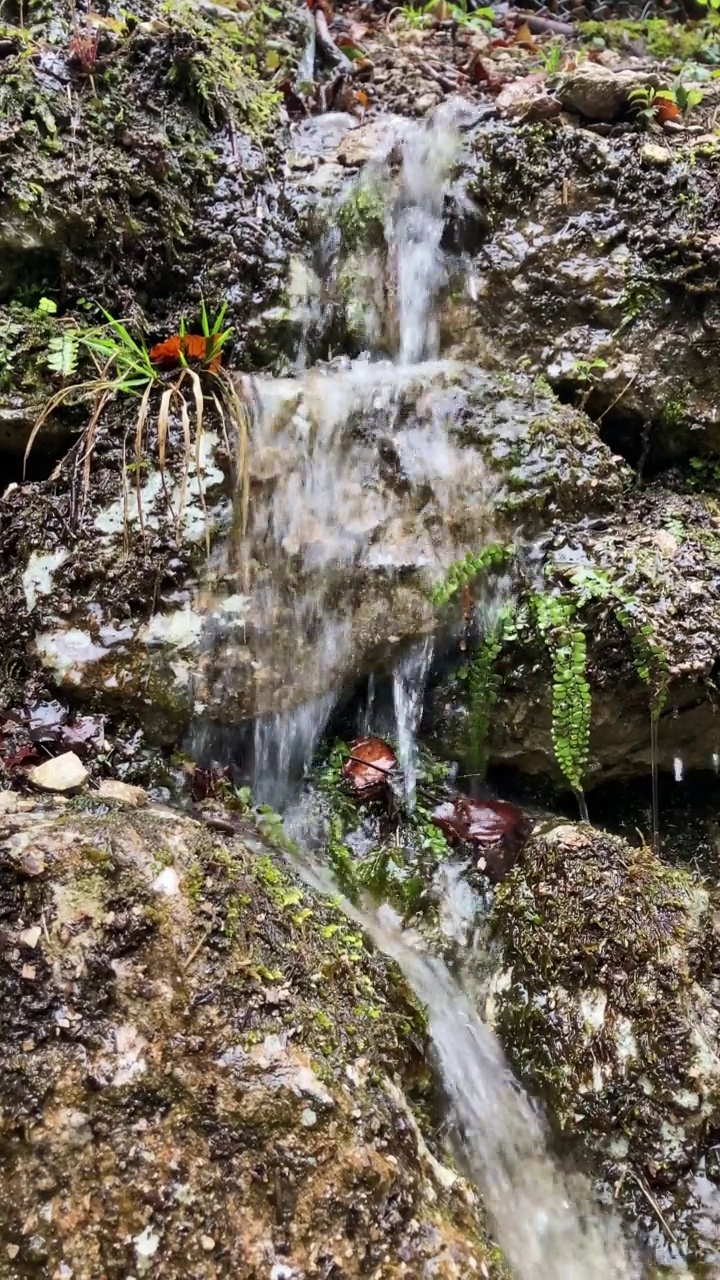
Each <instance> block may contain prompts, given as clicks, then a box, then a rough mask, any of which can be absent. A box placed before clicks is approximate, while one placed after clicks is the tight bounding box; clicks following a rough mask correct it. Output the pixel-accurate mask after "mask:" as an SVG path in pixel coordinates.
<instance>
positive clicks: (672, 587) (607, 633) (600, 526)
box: [427, 485, 720, 788]
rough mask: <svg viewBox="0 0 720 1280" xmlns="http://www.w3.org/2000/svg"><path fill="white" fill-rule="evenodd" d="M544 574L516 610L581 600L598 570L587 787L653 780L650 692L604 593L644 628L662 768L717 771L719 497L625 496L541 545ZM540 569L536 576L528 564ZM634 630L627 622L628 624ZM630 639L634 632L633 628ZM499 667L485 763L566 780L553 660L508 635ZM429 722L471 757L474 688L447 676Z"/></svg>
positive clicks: (529, 638) (532, 641)
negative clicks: (538, 599)
mask: <svg viewBox="0 0 720 1280" xmlns="http://www.w3.org/2000/svg"><path fill="white" fill-rule="evenodd" d="M541 548H542V549H541V552H540V557H539V558H540V572H539V573H538V574H537V577H535V579H534V582H535V583H537V584H538V585H537V587H534V585H531V586H530V588H528V585H527V583H526V582H525V583H523V582H522V581H521V582H520V584H519V602H520V605H521V606H522V603H523V601H524V600H527V598H528V594H529V592H531V591H532V590H534V589H536V590H538V591H540V590H542V591H547V592H549V593H550V594H551V595H552V592H555V593H556V595H562V594H563V593H569V598H571V599H572V598H573V592H575V591H579V592H580V594H579V595H578V597H577V599H578V600H580V599H581V598H582V591H581V588H580V587H578V586H576V585H575V584H576V583H581V582H582V580H583V574H588V573H591V574H595V575H599V579H598V582H599V587H598V591H599V595H598V594H596V595H595V596H593V597H591V599H590V600H589V602H586V603H585V604H584V605H582V607H581V608H580V609H579V612H578V614H577V618H576V620H575V622H574V623H573V625H574V626H575V627H576V628H577V629H578V630H579V631H582V632H583V633H584V634H585V635H586V637H587V644H588V665H587V676H588V682H589V690H590V696H591V709H590V751H589V757H588V763H587V770H586V776H585V783H586V785H587V786H588V788H592V787H593V786H595V785H597V784H599V783H602V782H605V781H608V780H610V779H619V778H631V777H639V776H643V775H647V774H648V773H649V771H650V767H651V763H652V755H653V752H652V743H651V734H650V723H649V720H650V705H651V700H652V691H651V689H650V688H649V687H648V684H647V682H644V681H643V679H642V678H641V677H640V675H639V673H638V668H639V667H640V666H641V665H642V664H641V662H640V661H639V660H638V655H637V652H636V651H635V650H634V649H633V644H632V641H631V639H630V636H629V633H628V631H627V629H626V628H623V626H621V625H620V624H619V622H618V619H617V612H618V607H619V606H618V601H617V599H615V600H614V601H613V599H612V598H611V599H608V598H607V596H606V597H605V598H603V597H602V591H603V590H604V588H605V584H611V585H612V587H613V589H615V588H616V589H617V590H618V591H619V592H620V595H621V598H622V599H623V600H624V601H625V602H626V605H627V608H628V609H629V611H630V613H631V614H632V615H633V618H634V619H635V624H634V625H637V627H638V628H639V627H640V626H647V627H648V628H649V635H650V636H651V637H652V642H653V644H657V649H658V654H659V655H660V657H659V659H658V661H659V663H660V665H661V666H662V673H663V674H662V679H663V680H664V681H665V684H666V694H665V696H664V700H663V702H662V707H661V710H660V713H659V719H658V728H657V739H658V740H657V751H656V761H657V765H658V768H659V769H660V770H661V771H662V772H665V773H668V774H670V775H672V774H673V773H675V774H676V775H677V773H678V771H679V772H680V774H681V775H682V774H684V772H686V771H691V770H709V769H712V768H714V763H713V760H714V755H715V753H716V750H717V744H716V723H715V719H716V718H715V710H714V708H715V671H716V665H717V661H718V654H720V634H719V633H718V618H719V617H720V609H719V601H718V597H717V592H718V587H719V585H720V542H719V541H718V511H717V503H716V499H715V497H714V495H713V494H711V493H702V492H696V493H682V492H677V491H673V490H669V489H664V488H662V487H661V486H654V485H653V486H651V487H649V488H647V489H645V490H635V491H634V492H630V493H628V494H627V496H626V497H625V498H624V500H623V501H622V502H621V503H620V504H619V505H618V507H617V509H616V511H615V512H614V513H613V514H612V515H608V516H600V517H597V518H595V519H594V520H592V519H590V520H581V521H579V522H577V523H568V524H560V523H558V524H557V525H556V526H555V530H554V531H553V533H552V534H551V535H550V536H549V537H548V538H547V540H546V541H545V542H544V543H543V544H541ZM533 572H536V568H535V566H533ZM625 622H626V624H627V622H628V619H627V618H626V619H625ZM630 631H632V626H631V627H630ZM494 661H495V669H496V671H497V676H498V679H499V681H500V685H499V689H500V692H499V693H498V697H499V699H500V700H501V706H502V711H501V713H500V714H497V715H495V714H491V715H490V718H489V725H488V740H487V741H488V755H489V758H490V760H491V761H493V762H496V763H503V764H510V765H512V766H513V767H515V768H517V769H519V770H520V771H522V772H525V773H528V774H536V775H537V774H541V775H545V776H549V777H554V778H555V779H558V777H559V773H558V770H557V763H556V758H555V752H554V748H553V742H552V664H551V661H550V658H549V655H548V652H547V648H546V646H545V644H544V643H543V641H542V639H541V637H540V636H539V635H538V634H537V633H536V632H533V631H532V630H525V631H524V632H522V634H518V635H516V636H515V637H511V638H510V639H509V641H508V643H507V647H506V648H505V649H504V650H503V652H502V653H501V654H500V656H498V657H497V659H496V660H494ZM427 723H428V726H429V727H434V729H435V730H436V731H437V732H438V733H439V734H440V736H441V740H442V741H443V742H444V743H445V746H446V749H447V750H449V751H450V752H451V753H455V754H457V753H458V752H459V753H460V756H461V758H463V759H465V760H468V761H469V760H471V759H472V753H473V746H474V743H475V737H476V736H477V728H476V726H475V725H474V724H473V720H472V708H471V699H470V695H469V686H468V682H467V679H464V680H460V679H458V676H457V672H456V674H454V675H453V676H451V677H450V678H449V679H446V680H444V681H441V683H440V685H439V686H438V689H437V692H436V694H435V695H434V696H433V698H431V700H430V702H429V704H428V709H427Z"/></svg>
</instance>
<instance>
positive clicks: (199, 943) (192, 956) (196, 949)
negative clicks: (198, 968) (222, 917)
mask: <svg viewBox="0 0 720 1280" xmlns="http://www.w3.org/2000/svg"><path fill="white" fill-rule="evenodd" d="M211 932H212V930H211V929H210V928H208V929H206V930H205V932H204V934H203V935H202V937H201V938H199V939H198V941H197V942H196V943H195V946H194V947H193V949H192V951H191V952H190V955H189V956H188V958H187V960H186V961H185V963H184V965H183V970H186V969H189V968H190V965H191V964H192V962H193V960H194V959H195V957H196V956H197V955H198V953H199V952H200V951H201V950H202V948H203V947H204V946H205V943H206V942H207V940H208V938H209V937H210V934H211Z"/></svg>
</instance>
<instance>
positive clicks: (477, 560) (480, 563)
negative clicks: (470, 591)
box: [432, 542, 514, 608]
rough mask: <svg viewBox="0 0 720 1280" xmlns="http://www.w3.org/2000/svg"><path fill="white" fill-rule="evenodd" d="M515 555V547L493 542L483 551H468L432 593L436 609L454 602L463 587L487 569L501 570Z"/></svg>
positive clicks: (452, 566)
mask: <svg viewBox="0 0 720 1280" xmlns="http://www.w3.org/2000/svg"><path fill="white" fill-rule="evenodd" d="M513 554H514V547H512V546H508V545H504V544H502V543H500V542H491V543H489V545H488V546H487V547H484V548H483V550H482V551H480V552H476V551H468V553H467V555H466V556H464V557H463V559H462V560H457V561H456V562H455V564H452V565H451V566H450V568H449V569H448V571H447V576H446V578H445V581H444V582H441V583H438V585H437V586H436V587H435V588H434V590H433V593H432V601H433V604H434V605H435V607H436V608H441V607H442V605H445V604H447V603H448V601H449V600H452V598H453V596H455V595H457V593H458V591H460V590H461V589H462V588H463V587H466V586H469V585H470V583H471V582H474V580H475V578H477V577H478V575H479V574H481V573H482V572H483V571H484V570H485V569H490V568H499V567H500V566H501V565H503V564H506V563H507V562H508V560H510V559H511V557H512V555H513Z"/></svg>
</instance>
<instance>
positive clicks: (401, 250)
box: [204, 113, 636, 1280]
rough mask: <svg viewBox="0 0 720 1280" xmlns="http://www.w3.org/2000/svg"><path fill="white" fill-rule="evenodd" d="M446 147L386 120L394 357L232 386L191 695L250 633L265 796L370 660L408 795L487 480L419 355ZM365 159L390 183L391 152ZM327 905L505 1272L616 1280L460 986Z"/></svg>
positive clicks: (425, 336) (357, 914) (307, 865)
mask: <svg viewBox="0 0 720 1280" xmlns="http://www.w3.org/2000/svg"><path fill="white" fill-rule="evenodd" d="M457 146H458V134H457V130H456V129H455V127H454V124H453V120H452V116H451V115H450V116H448V114H447V113H446V114H445V116H438V117H437V118H436V120H435V122H434V123H433V124H431V125H429V126H427V127H423V126H420V125H412V126H410V125H408V123H407V122H404V133H403V136H402V138H401V141H400V149H401V155H402V164H401V166H400V171H399V176H398V175H397V174H394V175H393V177H392V181H393V182H394V184H395V185H394V192H395V194H394V199H393V200H391V202H390V204H389V207H388V211H387V214H386V219H385V239H386V245H387V250H388V253H387V270H388V272H389V277H390V280H389V284H388V286H387V289H386V306H387V308H388V310H389V311H390V313H391V315H390V317H389V318H388V316H385V317H378V316H377V315H373V313H372V307H369V308H368V312H367V315H366V332H367V334H368V337H369V340H371V339H372V335H373V334H375V335H377V334H380V333H384V334H387V333H388V332H393V331H394V332H395V334H396V346H395V351H396V356H395V359H394V360H392V361H391V360H388V358H387V352H385V353H383V354H381V353H379V352H377V351H376V352H375V353H374V354H373V353H370V354H367V353H366V355H365V356H363V357H361V358H358V359H356V360H354V361H350V360H347V359H344V360H343V359H341V360H336V361H335V362H334V363H332V364H331V365H328V366H325V367H321V366H316V367H315V368H310V369H309V370H308V371H307V372H305V373H303V374H302V375H301V376H299V377H297V378H288V379H284V380H271V379H257V380H256V381H255V382H254V383H253V384H252V386H251V387H250V386H248V388H247V390H248V393H249V394H250V395H251V396H252V398H253V405H254V408H253V424H252V449H251V462H250V466H251V474H250V483H251V490H252V501H251V507H250V522H249V527H248V531H247V537H246V539H245V541H244V544H243V546H242V548H241V560H242V563H243V566H244V573H245V575H246V581H247V582H248V583H249V592H250V595H249V597H248V599H250V600H251V601H252V603H251V606H248V607H247V609H246V612H245V615H244V621H243V629H242V635H239V636H238V637H236V640H235V642H234V644H235V650H236V652H233V646H232V644H231V643H230V642H229V640H228V637H227V635H225V637H224V639H223V641H222V644H221V645H220V649H219V658H218V660H216V661H215V662H214V663H213V662H212V661H209V663H208V668H209V674H208V673H207V672H206V685H207V688H206V690H205V695H204V702H205V704H206V705H210V706H211V707H213V706H214V707H215V708H216V714H217V715H218V716H219V717H220V718H221V711H218V710H217V708H222V706H223V705H224V704H225V703H227V701H228V699H229V697H230V696H231V695H232V696H235V697H236V696H238V695H237V687H236V686H233V684H232V681H233V680H237V679H238V678H239V677H238V674H237V673H238V672H241V673H245V674H247V669H248V666H252V664H249V663H248V662H247V660H246V654H247V651H246V648H245V646H246V645H247V644H249V643H251V642H252V641H253V640H255V641H256V642H257V649H256V652H257V654H258V657H257V658H256V660H255V663H254V667H253V673H252V682H251V683H252V689H251V696H250V697H249V699H248V709H247V715H248V718H249V719H251V720H254V725H255V728H254V741H255V784H254V787H255V791H256V794H257V795H258V797H259V798H260V799H263V800H269V801H271V802H272V803H273V804H277V803H278V802H279V801H282V800H284V799H285V798H286V795H287V791H288V784H289V782H290V780H291V778H292V777H293V776H294V775H297V773H298V772H299V771H301V770H302V768H303V766H304V765H306V764H307V762H308V761H309V759H310V757H311V755H312V752H313V749H314V747H315V745H316V743H317V741H318V739H319V738H320V736H321V735H322V733H323V731H324V730H325V728H326V726H327V723H328V720H329V717H330V716H331V714H332V709H333V705H334V702H335V700H336V698H337V697H338V696H339V693H340V691H341V690H342V689H343V687H347V684H348V681H351V680H353V679H355V680H356V679H357V678H358V676H362V675H363V674H364V678H365V681H366V682H367V681H368V677H369V683H366V688H367V701H366V708H365V715H364V720H363V721H362V727H363V728H365V729H366V730H368V729H370V726H371V723H372V718H373V710H374V705H373V704H374V699H375V687H376V686H375V675H374V673H375V671H378V672H382V673H383V674H384V675H385V676H389V677H391V680H392V689H393V705H394V711H395V721H396V733H397V743H398V756H399V760H400V764H401V767H402V771H403V775H404V784H405V792H406V803H407V806H408V808H409V809H412V808H413V806H414V803H415V790H416V735H417V730H418V726H419V721H420V717H421V715H422V709H423V694H424V689H425V682H426V679H427V675H428V670H429V666H430V662H431V659H432V654H433V640H432V635H431V630H432V624H433V615H432V608H431V606H430V604H429V593H428V585H429V583H430V582H431V581H432V580H433V579H434V578H435V579H436V578H437V576H438V574H439V572H440V571H441V570H442V569H443V567H447V566H448V565H449V564H450V563H452V561H453V560H455V559H457V558H458V557H459V556H460V555H462V554H464V553H465V551H466V550H467V549H468V548H469V547H473V546H477V545H482V542H481V540H482V538H483V537H485V538H487V536H488V533H492V532H493V496H494V494H495V491H496V490H495V485H496V482H495V480H494V478H493V476H492V475H491V474H490V472H489V470H488V468H487V466H486V465H485V463H484V462H483V461H482V458H481V456H480V455H479V454H478V453H472V452H471V451H470V450H468V449H467V448H466V447H465V444H464V441H463V438H462V433H461V432H460V433H458V430H457V427H458V421H459V419H460V418H461V416H462V411H463V406H464V405H465V404H466V403H467V394H468V386H469V385H471V383H472V377H473V376H475V375H474V374H468V371H467V370H458V369H457V368H456V367H455V366H453V365H452V364H451V363H448V362H442V361H439V360H438V359H437V355H438V345H439V337H438V321H437V308H436V301H437V298H438V294H439V292H440V290H441V289H442V287H443V285H444V283H445V281H446V276H447V272H446V263H445V258H444V254H443V251H442V248H441V240H442V235H443V207H444V198H445V187H444V184H445V179H446V177H447V175H448V173H449V170H450V166H451V164H452V159H453V156H454V155H455V154H456V150H457ZM377 166H378V168H379V169H380V170H381V171H382V173H383V175H384V179H385V180H386V181H387V182H390V181H391V176H390V175H391V158H390V157H388V156H385V158H382V157H381V158H380V159H379V160H378V161H377ZM311 310H312V309H311ZM315 313H316V312H315V311H314V314H315ZM308 314H309V312H308ZM303 344H305V335H304V337H303ZM305 345H306V344H305ZM370 345H372V342H370ZM458 512H459V513H461V514H460V516H458V514H457V513H458ZM235 589H236V590H237V585H236V587H235ZM418 635H421V636H424V637H425V638H424V639H422V640H421V641H420V642H419V643H418V641H417V639H415V642H414V644H413V645H412V646H411V647H410V648H406V649H405V651H404V656H401V657H400V658H399V659H398V657H397V651H396V645H397V642H398V640H399V639H400V637H410V636H414V637H417V636H418ZM298 865H299V870H300V873H301V874H302V875H303V876H304V877H305V879H306V880H308V881H309V882H310V883H312V884H313V885H314V886H315V887H317V888H319V889H320V890H321V891H322V892H324V893H328V894H332V895H333V896H336V895H337V886H336V885H335V883H334V882H333V879H332V876H331V874H330V872H329V870H328V869H327V867H326V866H324V865H323V864H322V863H320V862H319V861H318V860H317V859H315V860H314V859H313V855H311V854H310V853H309V852H307V851H306V852H305V853H303V854H302V855H300V854H298ZM344 909H345V911H346V912H347V914H348V915H349V916H350V917H351V918H352V919H353V920H354V921H355V922H356V923H357V924H358V925H360V926H361V927H362V928H363V929H364V930H365V931H366V932H367V933H368V934H369V935H371V937H372V938H373V939H374V941H375V943H376V945H377V946H378V947H379V948H380V949H381V950H382V951H384V952H385V954H386V955H388V956H389V957H391V958H392V959H393V960H395V961H396V962H397V963H398V964H399V965H400V967H401V968H402V970H403V973H404V975H405V978H406V980H407V981H408V983H409V984H410V986H411V987H412V989H413V990H414V992H415V994H416V996H417V997H418V999H419V1000H420V1001H422V1003H423V1004H424V1005H425V1006H426V1008H427V1010H428V1017H429V1031H430V1036H431V1039H432V1044H433V1047H434V1054H435V1058H436V1062H437V1067H438V1071H439V1075H440V1077H441V1080H442V1084H443V1087H444V1091H445V1095H446V1099H447V1104H448V1110H449V1117H450V1120H451V1125H452V1129H453V1131H454V1133H455V1137H456V1142H457V1147H458V1156H459V1159H460V1161H461V1163H462V1164H463V1166H464V1167H465V1168H466V1169H467V1172H468V1173H469V1175H470V1176H471V1177H472V1178H473V1179H474V1180H475V1181H476V1182H477V1184H478V1186H479V1188H480V1190H481V1192H482V1194H483V1197H484V1200H485V1204H486V1206H487V1209H488V1211H489V1214H490V1216H491V1218H492V1222H493V1226H494V1230H495V1232H496V1235H497V1238H498V1240H499V1242H500V1244H501V1247H502V1249H503V1251H504V1254H505V1257H506V1259H507V1261H508V1263H509V1265H510V1267H511V1268H512V1270H513V1273H514V1275H515V1276H516V1280H539V1277H542V1278H543V1280H608V1277H613V1278H614V1280H632V1277H634V1276H635V1275H636V1268H635V1266H634V1264H633V1262H632V1261H631V1260H630V1259H629V1257H628V1255H627V1253H626V1251H625V1247H624V1243H623V1240H622V1238H621V1234H620V1231H619V1228H618V1227H617V1226H616V1224H615V1223H614V1221H613V1220H612V1219H609V1218H606V1217H604V1216H602V1215H601V1214H600V1213H599V1211H598V1210H597V1209H596V1208H595V1206H594V1205H593V1203H592V1198H591V1195H590V1192H589V1189H588V1187H587V1186H586V1185H585V1184H584V1183H583V1182H582V1180H576V1179H574V1178H568V1177H566V1176H565V1175H564V1173H563V1172H562V1170H561V1169H560V1167H559V1166H558V1165H557V1164H556V1163H555V1162H554V1161H553V1159H552V1158H551V1156H550V1154H549V1151H548V1145H547V1139H546V1134H545V1130H544V1126H543V1122H542V1120H541V1118H540V1116H539V1115H538V1114H537V1112H536V1111H535V1110H534V1108H533V1106H532V1104H531V1102H530V1101H529V1099H528V1097H527V1096H526V1095H525V1093H524V1092H523V1090H522V1089H521V1088H520V1086H519V1085H518V1083H517V1082H516V1081H515V1080H514V1079H513V1077H512V1074H511V1072H510V1070H509V1068H508V1066H507V1064H506V1062H505V1061H504V1058H503V1054H502V1051H501V1049H500V1046H499V1044H498V1042H497V1041H496V1039H495V1037H494V1035H493V1034H492V1032H491V1031H490V1029H489V1028H488V1027H487V1026H486V1025H484V1024H483V1022H482V1021H481V1019H480V1018H479V1017H478V1016H477V1014H476V1013H475V1012H474V1009H473V1006H472V1002H471V1000H470V999H469V997H468V994H467V993H466V991H465V990H464V989H463V986H462V984H461V983H459V982H458V981H456V980H455V978H454V977H453V976H452V974H451V973H450V971H449V970H448V969H447V967H446V966H445V965H444V964H443V963H442V962H441V961H440V960H438V959H435V958H433V957H431V956H430V955H428V954H427V953H425V952H424V951H423V950H422V948H421V947H420V945H419V944H418V941H417V939H416V938H414V937H413V936H410V935H407V934H405V933H403V931H402V930H401V928H400V927H399V924H398V921H397V919H396V918H395V917H394V915H393V914H392V913H391V912H390V911H389V909H387V908H380V909H379V910H376V909H370V908H368V909H361V908H359V907H357V906H356V905H353V904H352V903H350V902H348V901H345V902H344Z"/></svg>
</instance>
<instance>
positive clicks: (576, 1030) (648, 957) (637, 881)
mask: <svg viewBox="0 0 720 1280" xmlns="http://www.w3.org/2000/svg"><path fill="white" fill-rule="evenodd" d="M493 928H494V933H495V937H496V943H497V946H498V948H499V954H500V957H501V962H500V965H499V969H498V972H497V973H496V975H495V977H494V979H493V982H492V986H491V994H490V997H489V999H488V1007H487V1012H488V1016H489V1017H490V1019H491V1021H492V1022H493V1024H494V1025H495V1028H496V1030H497V1032H498V1034H499V1035H500V1038H501V1040H502V1041H503V1044H504V1045H505V1048H506V1050H507V1052H508V1054H509V1057H510V1060H511V1062H512V1064H513V1066H514V1067H515V1068H516V1070H517V1071H518V1072H519V1073H520V1075H521V1077H522V1078H523V1079H524V1080H525V1081H526V1083H528V1084H529V1085H530V1086H531V1087H532V1088H534V1089H536V1090H538V1091H539V1092H540V1093H541V1094H542V1096H543V1097H544V1098H545V1099H546V1100H547V1101H548V1103H549V1104H550V1106H551V1108H552V1111H553V1114H554V1116H555V1117H556V1119H557V1122H558V1124H559V1126H560V1128H561V1129H562V1130H563V1131H564V1132H566V1133H568V1134H571V1135H574V1136H577V1137H580V1138H581V1139H582V1140H583V1141H584V1142H585V1143H586V1144H587V1146H588V1147H589V1148H590V1149H591V1150H592V1151H593V1152H594V1153H595V1155H596V1157H597V1156H599V1157H600V1160H601V1164H602V1167H603V1168H604V1170H605V1173H606V1175H607V1177H608V1178H609V1179H610V1180H611V1182H613V1183H617V1185H618V1192H619V1191H620V1186H621V1184H622V1183H625V1193H626V1194H627V1195H628V1196H630V1197H632V1196H633V1195H634V1194H635V1192H636V1191H637V1185H636V1180H637V1178H639V1179H641V1180H642V1181H644V1182H645V1183H646V1184H648V1183H649V1184H650V1185H652V1186H656V1187H672V1186H673V1185H674V1184H675V1183H676V1182H677V1181H678V1179H679V1177H680V1175H681V1174H682V1173H684V1171H685V1170H686V1169H687V1168H688V1166H689V1165H692V1164H693V1163H695V1162H696V1161H697V1160H698V1158H699V1157H701V1156H702V1155H703V1153H704V1150H705V1148H706V1146H707V1145H708V1142H709V1135H710V1134H711V1133H712V1131H713V1129H714V1127H715V1126H717V1123H718V1119H719V1118H720V1057H719V1056H718V1043H720V1040H719V1036H720V1012H719V1011H718V1007H717V996H716V992H717V981H718V976H720V967H719V966H720V935H719V934H718V920H717V913H716V911H714V909H713V904H712V900H711V897H710V895H709V894H708V892H707V890H706V889H705V888H704V887H703V885H702V884H701V883H698V882H697V881H695V880H694V879H693V877H692V876H691V875H689V874H688V873H687V872H686V871H683V870H675V869H673V868H672V867H671V866H669V865H667V864H666V863H665V862H664V861H662V860H661V859H660V858H659V857H657V856H656V854H654V853H653V852H652V850H650V849H648V848H646V847H631V846H630V845H628V844H627V843H625V842H624V841H622V840H620V839H618V838H616V837H613V836H610V835H607V834H605V833H602V832H599V831H594V830H592V829H591V828H589V827H582V826H570V825H555V826H553V827H548V828H546V829H545V830H541V831H538V832H537V833H536V834H535V835H534V837H533V838H532V840H531V842H530V845H529V846H528V848H527V850H526V855H525V858H524V860H523V862H522V864H521V865H519V866H518V867H517V868H516V869H515V870H514V871H513V872H512V873H511V874H510V876H508V878H507V879H506V880H505V881H504V882H503V884H502V885H500V887H499V889H498V890H497V897H496V902H495V906H494V910H493ZM629 1174H630V1175H631V1176H628V1175H629ZM618 1180H619V1181H618Z"/></svg>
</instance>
